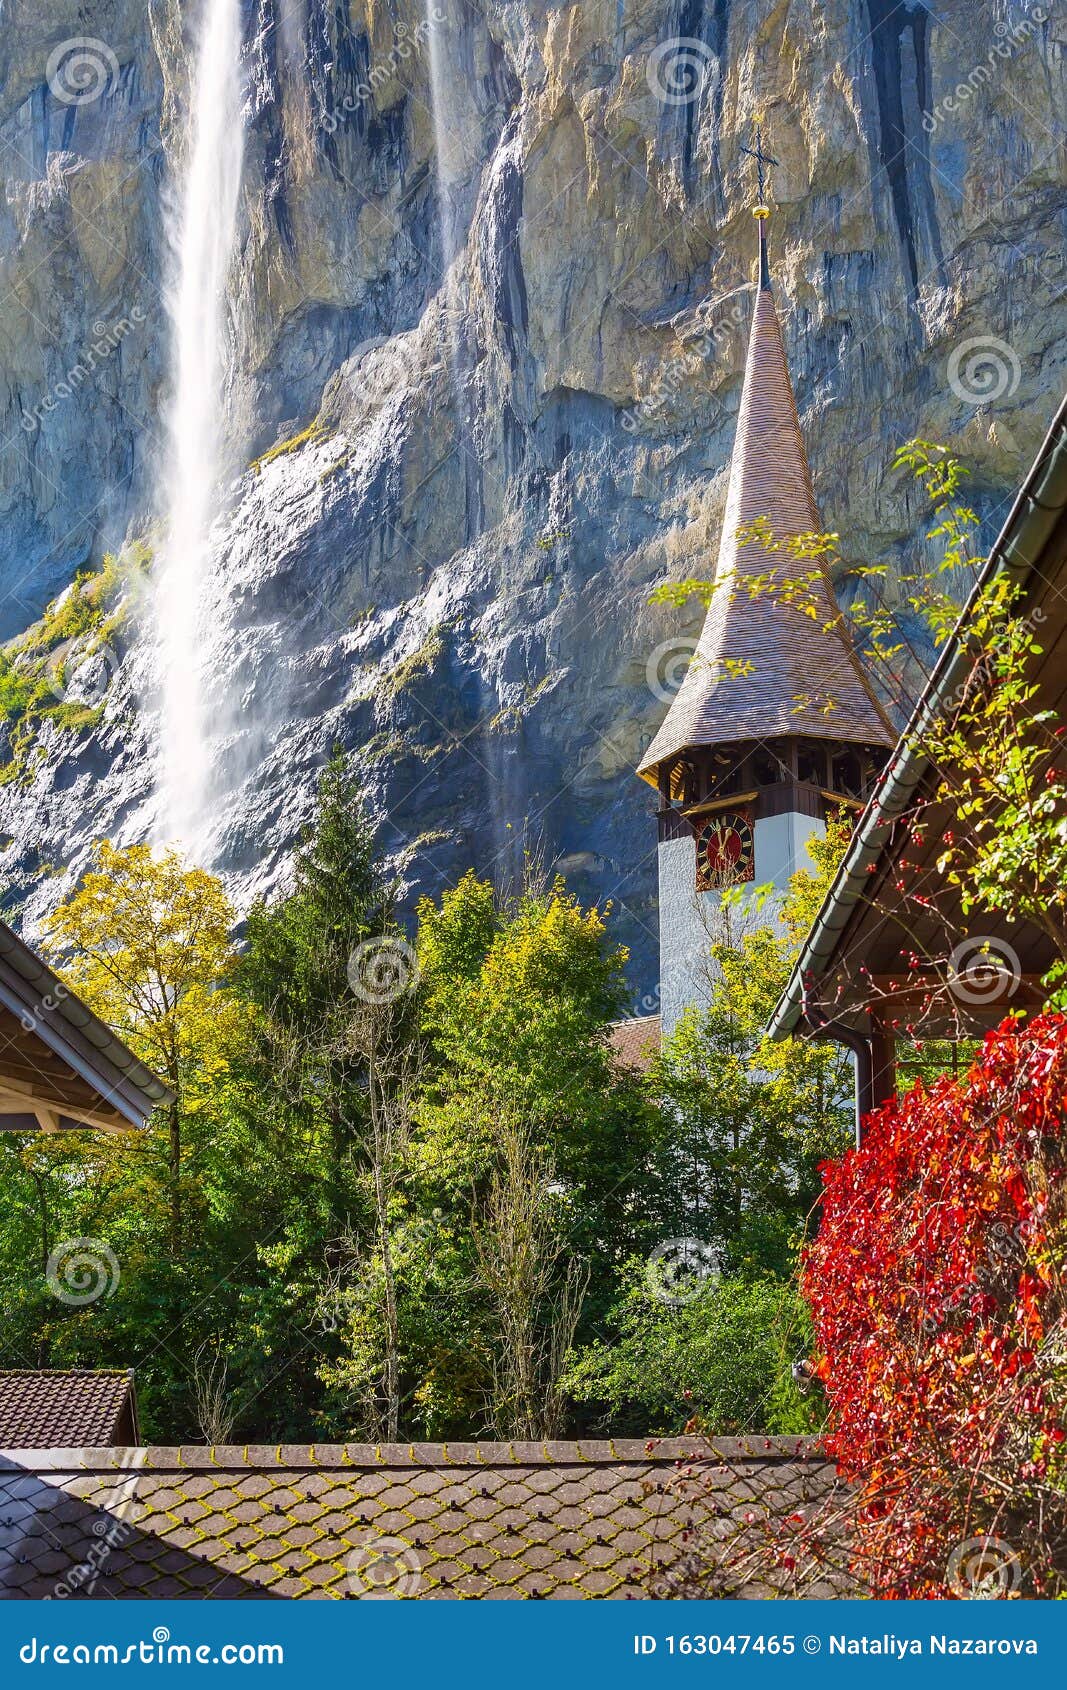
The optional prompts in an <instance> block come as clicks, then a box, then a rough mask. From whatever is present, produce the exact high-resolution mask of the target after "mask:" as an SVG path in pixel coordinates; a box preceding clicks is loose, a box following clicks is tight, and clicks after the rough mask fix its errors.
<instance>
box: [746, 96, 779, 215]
mask: <svg viewBox="0 0 1067 1690" xmlns="http://www.w3.org/2000/svg"><path fill="white" fill-rule="evenodd" d="M755 130H756V135H755V139H756V145H755V146H754V147H742V148H741V151H742V152H743V153H747V154H748V157H749V158H754V159H755V161H756V187H757V189H758V191H759V204H758V205H757V206H756V207H755V209H754V215H755V216H756V217H766V215H767V183H766V179H765V177H764V174H763V167H764V165H765V164H777V163H778V160H777V159H776V158H772V157H771V155H770V153H765V152H764V150H763V118H762V117H757V118H756V123H755Z"/></svg>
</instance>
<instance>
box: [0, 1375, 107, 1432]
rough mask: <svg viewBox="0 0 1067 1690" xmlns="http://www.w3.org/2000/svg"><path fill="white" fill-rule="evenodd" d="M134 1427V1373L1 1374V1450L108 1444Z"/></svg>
mask: <svg viewBox="0 0 1067 1690" xmlns="http://www.w3.org/2000/svg"><path fill="white" fill-rule="evenodd" d="M125 1425H129V1426H130V1427H131V1428H132V1427H134V1426H135V1425H136V1418H135V1415H134V1409H133V1374H132V1373H119V1372H114V1371H111V1370H110V1369H103V1368H101V1369H98V1370H94V1371H92V1372H82V1371H68V1372H64V1371H61V1370H59V1369H56V1370H50V1371H47V1372H44V1371H41V1372H35V1371H23V1370H17V1371H10V1372H8V1371H2V1372H0V1449H55V1448H57V1447H65V1448H70V1447H71V1446H72V1445H77V1444H112V1443H115V1442H117V1441H118V1439H119V1438H120V1437H121V1435H122V1430H123V1428H124V1426H125Z"/></svg>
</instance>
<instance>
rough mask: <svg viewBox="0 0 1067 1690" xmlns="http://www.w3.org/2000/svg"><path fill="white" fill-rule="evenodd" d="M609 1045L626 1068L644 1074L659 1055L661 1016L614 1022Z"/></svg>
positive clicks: (639, 1016)
mask: <svg viewBox="0 0 1067 1690" xmlns="http://www.w3.org/2000/svg"><path fill="white" fill-rule="evenodd" d="M608 1043H609V1044H610V1045H611V1048H612V1050H613V1051H614V1052H615V1057H616V1060H617V1061H618V1062H619V1063H621V1065H622V1066H623V1067H624V1068H636V1069H637V1070H638V1071H639V1072H641V1073H643V1072H644V1070H645V1069H646V1068H648V1067H649V1066H650V1064H651V1062H652V1060H653V1058H654V1057H656V1056H658V1055H659V1047H660V1019H659V1016H658V1015H637V1016H634V1018H633V1019H632V1020H630V1021H614V1022H612V1024H611V1026H610V1027H609V1028H608Z"/></svg>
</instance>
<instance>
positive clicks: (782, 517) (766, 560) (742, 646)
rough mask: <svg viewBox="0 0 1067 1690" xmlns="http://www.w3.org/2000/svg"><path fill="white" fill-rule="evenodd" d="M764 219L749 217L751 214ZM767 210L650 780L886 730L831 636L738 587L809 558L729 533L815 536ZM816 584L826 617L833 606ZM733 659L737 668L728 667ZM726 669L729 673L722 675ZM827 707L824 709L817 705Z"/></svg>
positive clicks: (861, 739) (762, 594)
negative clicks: (707, 555) (685, 662)
mask: <svg viewBox="0 0 1067 1690" xmlns="http://www.w3.org/2000/svg"><path fill="white" fill-rule="evenodd" d="M761 213H762V214H763V215H760V214H761ZM765 214H766V208H765V207H763V206H760V207H758V208H757V216H758V217H759V234H760V253H759V259H760V263H759V286H758V289H757V292H756V303H755V309H754V311H753V314H752V329H751V335H750V338H749V345H748V360H747V363H746V366H745V380H744V387H743V389H742V392H741V408H740V411H739V413H738V419H737V434H736V437H735V440H734V453H733V460H732V463H731V466H730V482H729V488H728V491H727V497H726V512H725V515H724V517H723V525H722V536H721V539H720V543H719V558H718V564H717V566H716V570H715V576H714V580H715V583H716V590H715V592H714V594H713V595H712V599H711V604H710V606H709V608H708V614H707V618H706V620H705V623H704V629H703V632H702V634H701V636H700V641H699V644H698V645H697V649H696V652H695V653H694V656H693V660H692V662H691V663H690V665H689V669H688V671H687V672H686V675H685V679H684V680H683V682H682V685H681V687H680V688H679V690H678V692H677V694H676V696H675V698H674V699H673V701H672V703H671V707H670V709H669V710H668V712H667V715H666V717H665V718H664V720H663V722H662V723H661V725H660V729H659V732H658V733H657V734H656V736H655V738H654V739H653V741H652V743H651V745H650V746H649V748H648V750H647V752H646V753H645V756H644V759H643V761H642V763H641V765H640V767H639V769H638V773H639V774H640V775H643V776H644V778H645V779H646V780H647V781H650V782H651V783H652V785H656V784H657V780H658V773H659V770H660V767H661V765H662V764H664V763H668V764H670V763H673V762H674V760H675V759H676V758H677V757H678V756H680V755H681V753H683V752H684V751H687V750H690V749H695V748H698V747H710V746H718V745H728V744H736V743H738V742H740V741H746V740H763V739H768V738H773V737H777V736H780V735H787V734H788V735H805V736H809V737H811V738H815V739H824V740H825V739H833V740H844V741H847V742H850V743H856V744H861V745H871V746H874V745H887V744H888V743H889V740H888V737H887V735H886V732H885V729H884V728H883V727H882V725H881V723H880V722H879V721H878V718H877V716H876V715H875V712H874V709H873V707H872V705H871V702H870V700H869V699H868V697H867V695H866V693H865V692H864V690H863V687H862V686H861V684H860V682H859V680H858V678H857V676H856V674H855V671H854V670H853V668H852V666H851V664H850V662H849V660H848V657H847V655H846V653H845V651H844V648H843V647H842V646H841V644H840V643H839V641H838V640H837V639H836V637H835V636H834V635H833V634H830V633H826V632H823V630H822V627H821V626H820V621H821V620H822V619H820V621H813V620H812V619H811V618H810V617H809V616H806V615H805V614H804V612H803V610H801V609H799V608H797V607H796V606H789V605H787V604H784V603H782V602H781V595H780V594H778V593H777V592H776V591H775V590H774V588H773V587H772V588H770V589H767V590H762V591H756V592H749V591H747V590H746V589H745V586H744V578H745V577H749V578H751V577H753V576H766V575H769V574H771V573H772V572H774V574H775V576H776V578H777V579H778V580H781V579H782V578H783V577H784V576H785V575H787V574H788V573H790V572H791V571H795V572H796V574H798V575H803V574H806V573H807V572H808V569H809V567H810V566H808V565H806V564H798V563H795V562H794V561H793V560H792V559H791V558H790V557H789V555H788V553H786V552H782V551H778V552H769V551H768V550H766V549H765V548H764V547H762V546H760V545H759V544H757V543H754V542H750V543H749V544H747V545H739V544H738V540H737V533H738V529H739V528H742V527H745V526H747V525H749V524H752V523H754V522H756V521H757V520H758V519H759V518H761V517H762V518H766V519H767V521H768V523H769V525H770V529H771V532H772V534H773V535H774V536H775V537H776V538H778V539H782V538H786V537H788V536H792V535H797V534H808V533H817V532H818V531H819V530H820V527H821V524H820V522H819V514H818V511H817V509H816V506H815V495H814V492H813V490H812V485H811V472H810V470H809V468H808V460H807V454H806V453H805V451H804V441H803V437H802V436H801V432H800V422H799V419H798V417H797V408H796V401H795V399H794V397H793V386H792V383H791V381H790V379H789V368H788V365H787V363H786V357H785V347H784V345H783V343H782V330H781V326H780V324H779V322H778V313H777V311H776V310H775V306H774V296H773V294H772V292H771V281H770V270H769V266H768V262H767V247H766V234H765V229H766V223H765V220H764V219H765ZM835 608H836V607H835V606H834V605H833V604H832V602H830V599H829V590H827V617H826V620H827V621H828V620H829V618H830V616H831V615H832V614H833V612H834V610H835ZM737 665H744V666H745V670H746V671H747V672H744V673H738V672H736V666H737ZM731 669H733V670H734V672H731ZM828 704H829V705H830V706H832V707H828Z"/></svg>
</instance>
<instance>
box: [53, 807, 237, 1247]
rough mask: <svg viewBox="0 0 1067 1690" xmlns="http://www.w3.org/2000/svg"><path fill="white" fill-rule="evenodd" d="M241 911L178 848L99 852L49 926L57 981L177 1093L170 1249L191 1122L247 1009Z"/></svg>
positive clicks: (176, 1240)
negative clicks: (236, 931) (236, 972)
mask: <svg viewBox="0 0 1067 1690" xmlns="http://www.w3.org/2000/svg"><path fill="white" fill-rule="evenodd" d="M236 919H237V917H236V912H235V911H234V909H233V906H232V905H231V903H230V901H229V899H228V898H227V896H226V893H225V890H224V888H223V886H222V884H221V882H220V881H219V880H217V879H216V878H215V876H214V875H212V874H209V873H208V872H207V871H206V870H205V869H201V868H196V867H193V866H191V865H190V864H189V863H188V862H187V861H186V859H185V858H184V857H183V856H182V854H181V852H180V851H178V850H176V849H174V848H170V849H167V850H163V851H153V849H152V848H151V847H150V846H148V845H131V846H127V847H125V848H123V849H119V848H118V847H116V846H114V845H113V844H112V843H111V841H110V840H107V839H105V840H102V841H101V842H100V843H99V844H98V845H97V847H96V854H95V859H94V863H93V867H92V868H91V869H90V871H89V872H88V873H87V874H86V875H85V876H84V877H83V879H82V880H81V882H80V883H79V885H78V887H77V889H76V890H75V891H74V892H73V893H72V895H71V896H70V897H69V898H68V899H67V900H66V901H65V902H64V903H62V904H60V905H59V907H58V908H57V909H56V910H55V912H54V913H53V914H52V915H51V916H50V917H49V918H48V919H47V920H46V921H45V922H44V924H43V930H42V942H43V948H44V950H45V952H46V954H47V955H48V957H49V960H50V961H51V962H52V963H53V965H54V966H55V967H56V969H57V971H58V973H59V974H60V975H61V977H62V978H63V979H64V980H65V981H66V982H67V984H68V985H69V986H71V987H72V988H73V990H74V991H76V992H77V993H78V995H79V997H81V998H82V999H83V1000H84V1001H85V1003H87V1004H88V1005H89V1007H90V1009H92V1010H93V1011H94V1012H95V1013H96V1014H97V1015H98V1016H99V1017H100V1019H101V1020H102V1021H105V1022H106V1023H107V1024H108V1025H109V1026H110V1027H113V1028H114V1030H115V1032H116V1033H118V1035H119V1037H120V1038H122V1039H124V1040H125V1041H126V1043H127V1044H128V1045H129V1047H130V1049H131V1050H132V1051H133V1052H134V1054H135V1055H136V1056H138V1057H140V1058H141V1060H142V1061H143V1062H146V1063H147V1064H148V1066H149V1067H150V1068H152V1069H154V1070H155V1072H156V1073H157V1074H158V1075H159V1076H160V1078H161V1079H163V1080H165V1081H166V1083H167V1085H168V1086H169V1087H170V1089H171V1092H172V1093H173V1102H172V1103H171V1104H170V1105H169V1106H168V1109H167V1121H166V1129H165V1130H166V1134H167V1152H166V1161H167V1170H168V1183H169V1204H170V1232H171V1244H172V1248H173V1249H174V1251H175V1252H177V1251H178V1250H179V1249H180V1247H181V1239H182V1183H183V1179H182V1176H183V1168H182V1155H183V1125H184V1123H186V1122H187V1121H188V1120H189V1118H190V1117H191V1116H196V1115H197V1114H199V1113H201V1112H203V1111H205V1110H208V1111H209V1110H210V1105H211V1102H212V1099H213V1097H214V1095H215V1093H216V1091H217V1089H218V1086H219V1084H220V1082H221V1081H222V1079H223V1078H224V1076H225V1074H226V1071H227V1068H228V1064H229V1060H230V1058H231V1057H232V1055H233V1053H234V1051H235V1049H236V1048H238V1047H239V1045H240V1044H241V1043H242V1041H243V1035H244V1033H245V1031H246V1028H247V1019H248V1010H247V1008H246V1007H245V1006H244V1005H243V1003H242V1002H241V1001H240V1000H239V998H238V997H237V996H236V994H235V993H234V992H233V991H232V990H230V989H229V987H228V984H227V982H228V979H229V976H230V974H231V971H232V969H233V966H234V964H235V962H236V960H237V952H236V949H235V947H234V944H233V941H232V939H231V934H232V931H233V927H234V924H235V922H236Z"/></svg>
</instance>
